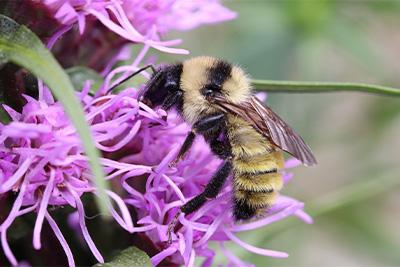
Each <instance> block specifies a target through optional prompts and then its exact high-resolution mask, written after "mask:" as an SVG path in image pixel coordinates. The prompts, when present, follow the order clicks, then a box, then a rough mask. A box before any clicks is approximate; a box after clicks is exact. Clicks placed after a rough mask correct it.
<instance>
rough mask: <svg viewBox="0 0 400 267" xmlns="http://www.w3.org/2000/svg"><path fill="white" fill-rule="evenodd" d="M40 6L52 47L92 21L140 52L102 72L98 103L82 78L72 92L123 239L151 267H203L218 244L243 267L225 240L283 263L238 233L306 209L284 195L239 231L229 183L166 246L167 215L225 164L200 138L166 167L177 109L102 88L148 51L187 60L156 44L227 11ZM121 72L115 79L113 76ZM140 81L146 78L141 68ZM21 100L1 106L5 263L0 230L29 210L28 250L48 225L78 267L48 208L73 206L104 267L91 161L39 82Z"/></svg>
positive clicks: (210, 2)
mask: <svg viewBox="0 0 400 267" xmlns="http://www.w3.org/2000/svg"><path fill="white" fill-rule="evenodd" d="M44 4H45V5H46V6H47V7H48V8H49V9H50V11H51V12H53V14H54V17H55V18H56V19H57V20H58V21H59V22H60V23H62V24H63V25H64V27H63V28H61V29H59V31H58V32H57V33H56V34H55V35H54V36H53V37H52V38H51V39H50V40H49V43H48V47H49V48H51V47H52V46H53V45H54V44H55V42H56V41H57V40H58V38H59V37H61V36H64V34H65V33H66V32H67V31H68V30H69V29H70V28H71V27H72V25H73V24H75V23H78V26H79V29H80V32H81V33H83V31H84V29H85V27H87V25H88V23H87V22H88V20H93V19H97V20H99V21H100V22H101V23H102V24H103V25H104V26H105V27H107V28H108V29H109V30H111V31H112V32H114V33H116V34H117V35H118V36H120V37H122V38H123V39H126V40H129V41H131V42H133V43H143V44H144V45H143V48H142V50H141V51H140V52H139V54H138V55H137V56H136V57H135V59H134V60H133V62H132V64H131V65H124V66H119V67H117V68H114V69H112V66H113V65H114V63H116V62H117V61H118V60H121V59H127V58H129V56H130V52H129V51H127V49H122V50H120V51H119V52H118V53H117V54H115V56H114V58H113V59H112V60H111V61H110V62H109V63H108V65H107V66H106V67H105V69H104V70H103V72H102V74H103V76H105V80H104V83H103V85H102V87H101V88H100V89H99V90H98V91H97V93H96V94H95V95H94V96H93V95H90V94H89V91H90V89H91V84H90V82H89V81H87V82H86V83H85V85H84V86H83V88H82V91H81V92H79V93H77V96H78V97H79V100H80V102H81V104H82V105H83V107H84V110H85V119H86V121H87V122H88V124H89V125H90V128H91V131H92V135H93V139H94V142H95V144H96V147H97V148H98V149H99V150H100V151H101V152H102V158H101V163H102V165H103V168H104V171H105V173H106V179H107V180H114V181H116V182H114V183H113V190H111V191H107V194H108V195H109V196H110V199H112V200H113V203H109V209H110V213H111V215H112V216H113V218H114V219H115V221H116V222H117V223H118V224H120V226H121V227H122V228H123V229H125V230H126V231H127V232H128V233H127V234H130V233H142V234H144V235H146V236H147V237H148V239H149V240H150V241H151V242H152V243H153V245H154V247H155V248H156V249H157V251H158V253H156V254H155V255H152V258H151V261H152V263H153V264H154V265H158V264H159V263H161V262H163V263H166V264H171V265H172V264H175V265H180V264H184V265H186V266H193V264H194V260H195V258H196V257H202V258H204V262H203V265H202V266H211V265H212V263H213V258H214V256H215V252H214V251H213V250H212V249H210V248H209V244H210V243H211V242H215V243H217V244H218V245H219V247H220V250H221V252H222V253H224V254H225V255H226V257H227V259H228V260H229V264H230V265H239V266H247V265H250V264H247V263H244V262H242V261H241V260H240V259H239V258H237V257H236V256H235V255H234V254H232V253H231V252H229V251H228V250H227V249H226V248H225V244H226V242H230V241H233V242H235V243H237V244H238V245H240V246H242V247H243V248H244V249H246V250H248V251H251V252H253V253H257V254H261V255H265V256H271V257H278V258H282V257H287V254H286V253H284V252H279V251H273V250H267V249H262V248H257V247H254V246H252V245H250V244H247V243H245V242H243V241H241V240H240V239H239V238H238V237H237V236H236V233H238V232H244V231H249V230H253V229H256V228H260V227H264V226H266V225H268V224H270V223H272V222H275V221H278V220H281V219H283V218H285V217H288V216H292V215H293V216H296V217H299V218H300V219H302V220H303V221H305V222H307V223H311V221H312V220H311V218H310V217H309V216H308V215H307V214H305V213H304V211H303V203H301V202H299V201H297V200H294V199H292V198H289V197H285V196H280V197H279V198H278V200H277V203H276V204H275V205H274V206H273V207H272V208H271V209H270V210H269V211H267V212H266V214H265V217H264V218H261V219H258V220H255V221H252V222H246V223H242V224H236V223H235V222H234V220H233V217H232V214H231V195H232V187H231V185H230V181H229V180H228V182H227V184H226V186H225V188H224V189H223V190H222V192H221V193H220V194H219V196H218V197H217V198H216V199H214V200H211V201H208V202H207V203H206V204H205V205H204V206H203V207H201V208H200V209H199V210H198V211H196V212H194V213H193V214H190V215H188V216H184V214H181V215H180V217H179V222H180V227H178V229H176V230H177V231H176V232H175V233H173V235H172V243H171V244H169V243H168V242H167V239H168V237H167V229H168V225H169V223H170V222H171V220H172V218H173V217H174V216H175V214H176V213H177V211H178V209H179V207H180V206H181V205H183V204H184V203H186V202H187V201H188V200H190V199H191V198H192V197H194V196H195V195H197V194H199V193H200V192H202V190H203V189H204V187H205V185H206V184H207V182H208V181H209V179H210V177H211V176H212V174H213V173H214V172H215V170H216V169H217V168H218V166H219V164H220V163H221V161H220V160H219V159H217V158H216V157H214V156H213V155H212V153H211V152H210V150H209V148H208V145H207V144H206V143H205V142H204V140H203V139H202V138H198V140H197V141H196V143H195V144H194V146H193V148H192V149H191V150H190V152H189V153H188V155H187V156H186V157H185V158H184V159H183V160H182V161H181V162H179V164H178V165H177V166H176V167H169V163H170V162H171V161H172V160H173V159H174V158H175V157H176V154H177V152H178V150H179V148H180V145H181V144H182V142H183V139H184V138H185V136H186V134H187V132H188V131H189V129H190V128H189V126H188V125H187V124H186V123H184V122H183V121H182V119H181V118H179V117H178V116H177V115H176V114H175V113H173V112H170V113H169V114H168V116H167V114H166V113H165V111H163V110H161V109H159V110H152V109H150V108H149V107H148V106H146V105H145V104H143V103H140V102H138V100H137V96H138V91H139V88H129V87H128V88H126V89H125V90H123V91H121V92H119V93H118V94H114V93H112V92H109V90H110V88H111V87H113V86H114V85H115V84H117V83H118V82H119V81H121V80H122V79H124V78H125V77H127V76H128V75H129V74H130V73H132V72H133V71H136V70H137V69H138V67H139V65H140V64H141V63H142V64H143V61H144V58H145V56H146V54H147V53H148V50H149V49H150V47H153V48H156V49H158V50H160V51H164V52H171V53H186V50H182V49H176V48H171V46H174V45H176V44H178V43H179V40H172V41H160V38H161V36H162V35H164V34H165V33H166V32H168V31H170V30H189V29H192V28H194V27H197V26H199V25H201V24H207V23H216V22H219V21H223V20H227V19H232V18H233V17H235V14H234V13H233V12H231V11H229V10H228V9H226V8H224V7H223V6H221V5H220V4H219V1H216V0H205V1H200V0H199V1H197V0H194V1H186V0H167V1H150V0H140V1H139V0H132V1H113V0H110V1H104V0H103V1H102V0H92V1H89V0H73V1H67V0H45V1H44ZM118 74H121V75H120V76H119V77H118V79H116V78H115V77H116V75H118ZM142 75H143V76H144V77H147V78H148V77H149V73H147V72H143V73H142ZM24 98H25V100H26V104H25V105H24V107H23V110H22V112H20V113H19V112H17V111H15V110H13V109H12V108H11V107H8V106H4V108H5V110H6V111H7V112H8V114H9V115H10V117H11V119H12V122H11V123H10V124H8V125H4V124H0V196H1V195H3V194H11V193H15V194H17V197H16V200H15V201H14V203H13V206H12V209H11V211H10V212H9V214H8V216H7V218H6V219H5V220H4V221H3V222H2V223H1V225H0V237H1V245H2V247H3V250H4V252H5V255H6V257H7V258H8V260H9V261H10V263H11V264H12V265H14V266H16V265H18V261H17V259H16V258H15V256H14V254H13V252H12V251H11V249H10V247H9V245H8V242H7V231H8V229H9V227H10V226H11V225H12V223H13V222H14V221H15V219H16V218H17V217H19V216H23V215H24V214H27V213H31V212H35V213H36V214H37V216H36V222H35V226H34V231H33V246H34V248H35V249H40V248H41V229H42V225H43V222H44V221H45V220H46V221H47V222H48V223H49V225H50V227H51V229H52V230H53V232H54V234H55V235H56V237H57V238H58V240H59V242H60V244H61V246H62V247H63V249H64V251H65V254H66V256H67V258H68V263H69V265H70V266H73V265H75V262H74V258H73V255H72V252H71V249H70V247H69V245H68V243H67V242H66V240H65V238H64V236H63V234H62V230H63V229H60V228H59V227H58V225H57V222H56V221H55V220H54V219H53V218H52V216H51V213H50V212H49V210H48V206H49V205H52V206H54V207H58V206H64V205H69V206H71V207H73V208H74V209H75V210H76V212H75V213H72V215H71V221H74V222H75V223H76V225H78V227H79V231H77V232H78V233H79V234H82V236H83V238H84V240H85V241H86V243H87V244H88V246H89V248H90V250H91V251H92V253H93V255H94V256H95V258H96V259H97V261H99V262H104V260H103V257H102V255H101V253H100V251H99V250H98V249H97V247H96V245H95V244H94V242H93V240H92V238H91V236H90V234H89V231H88V229H87V227H86V224H85V211H84V203H83V202H82V200H81V197H82V196H83V195H84V194H86V193H94V194H96V193H97V191H96V188H95V187H94V185H93V184H92V182H91V178H92V177H91V173H90V170H89V168H88V164H87V159H86V157H85V154H84V151H83V149H82V146H81V144H80V140H79V138H78V137H77V135H76V132H75V129H74V127H73V126H72V125H71V124H70V122H69V120H68V118H67V117H66V115H65V113H64V111H63V109H62V107H61V105H60V104H59V103H58V102H55V101H54V99H53V97H52V95H51V93H50V91H49V90H48V89H47V88H46V87H45V86H43V83H42V82H41V81H39V97H38V99H34V98H32V97H29V96H24ZM166 117H167V120H166V121H165V120H164V118H166ZM298 164H299V162H298V161H296V160H289V161H288V162H287V164H286V167H287V168H290V167H294V166H296V165H298ZM291 177H292V174H291V173H289V172H286V173H284V181H285V183H287V182H288V181H289V180H290V179H291ZM117 192H118V193H117ZM127 205H130V206H132V207H133V208H134V209H135V210H136V213H137V216H138V220H137V221H136V222H133V221H132V218H131V214H130V212H129V210H128V207H127Z"/></svg>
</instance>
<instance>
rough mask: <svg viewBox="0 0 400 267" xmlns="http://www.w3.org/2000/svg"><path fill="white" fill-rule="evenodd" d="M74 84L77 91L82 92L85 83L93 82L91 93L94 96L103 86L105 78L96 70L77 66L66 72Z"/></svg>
mask: <svg viewBox="0 0 400 267" xmlns="http://www.w3.org/2000/svg"><path fill="white" fill-rule="evenodd" d="M66 71H67V74H68V76H69V78H70V79H71V81H72V84H73V86H74V88H75V90H77V91H81V90H82V87H83V85H84V83H85V81H88V80H89V81H91V82H92V84H91V88H90V93H91V94H94V93H95V92H96V91H97V90H98V89H99V88H100V86H101V85H102V83H103V77H101V76H100V74H98V73H97V72H95V71H94V70H92V69H90V68H88V67H84V66H76V67H72V68H69V69H67V70H66Z"/></svg>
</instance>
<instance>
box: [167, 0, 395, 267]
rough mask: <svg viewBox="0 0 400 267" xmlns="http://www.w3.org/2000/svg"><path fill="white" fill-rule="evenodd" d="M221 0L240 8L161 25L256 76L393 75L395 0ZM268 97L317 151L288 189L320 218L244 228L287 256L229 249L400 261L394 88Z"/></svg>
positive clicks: (379, 78)
mask: <svg viewBox="0 0 400 267" xmlns="http://www.w3.org/2000/svg"><path fill="white" fill-rule="evenodd" d="M225 4H226V5H227V6H228V7H229V8H231V9H232V10H235V11H236V12H237V13H238V18H237V19H236V20H234V21H231V22H226V23H223V24H219V25H216V26H211V27H202V28H200V29H197V30H194V31H191V32H188V33H183V34H182V33H179V34H176V35H174V34H172V35H170V36H168V37H183V40H184V43H183V46H184V47H185V48H188V49H189V50H190V51H191V52H192V54H191V56H196V55H212V56H218V57H222V58H225V59H227V60H229V61H232V62H236V63H238V64H239V65H240V66H242V67H243V68H245V69H246V70H247V71H248V72H249V73H250V74H251V75H252V77H254V78H258V79H262V78H263V79H277V80H305V81H308V80H309V81H342V82H344V81H349V82H350V81H352V82H369V83H376V84H382V85H391V86H394V87H400V75H399V71H400V1H384V0H376V1H367V0H364V1H362V0H360V1H356V0H349V1H345V0H342V1H312V0H304V1H301V0H296V1H295V0H293V1H279V0H277V1H262V0H259V1H249V0H242V1H238V0H236V1H225ZM176 59H177V57H176V56H175V55H172V56H171V57H165V56H163V60H165V61H175V60H176ZM182 59H183V57H182ZM268 104H269V105H270V106H272V107H273V108H274V110H275V111H276V112H277V113H279V114H280V115H281V116H282V117H283V118H284V119H285V120H286V121H288V122H289V123H290V124H291V125H292V126H293V127H294V128H295V129H297V131H298V132H299V133H301V135H302V136H303V137H304V139H305V140H306V141H307V142H308V143H309V144H310V146H311V147H312V148H313V151H314V152H315V154H316V156H317V159H318V161H319V164H318V165H317V166H316V167H313V168H305V167H298V168H296V169H295V171H294V172H295V178H294V179H293V180H292V181H291V182H290V183H289V184H288V185H287V186H286V188H285V189H284V190H283V193H284V194H286V195H289V196H292V197H295V198H297V199H299V200H301V201H304V202H305V203H306V210H307V211H308V212H310V214H312V215H313V217H314V219H315V223H314V224H313V225H305V224H303V223H301V222H299V221H298V220H296V219H286V220H285V221H281V222H278V223H275V224H273V225H270V226H269V227H265V228H263V229H261V230H258V231H253V232H248V233H245V234H242V235H241V238H243V239H244V240H246V241H247V242H249V243H251V244H253V245H257V246H260V247H264V248H269V249H276V250H282V251H287V252H289V254H290V257H289V259H283V260H282V259H270V258H265V257H262V256H257V255H254V254H251V253H248V252H246V251H245V250H243V249H242V248H240V247H238V246H235V245H233V246H232V249H234V251H235V252H236V255H237V256H239V257H241V258H242V259H244V260H246V261H249V262H253V263H254V264H256V265H257V266H346V267H347V266H400V253H399V252H400V226H399V222H400V186H399V185H400V166H399V165H400V164H399V163H400V162H399V159H400V138H399V137H400V99H396V98H390V97H384V96H375V95H368V94H362V93H329V94H270V95H269V99H268ZM218 262H219V263H223V262H224V257H222V255H219V257H218Z"/></svg>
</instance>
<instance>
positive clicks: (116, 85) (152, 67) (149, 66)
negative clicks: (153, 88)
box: [107, 65, 157, 92]
mask: <svg viewBox="0 0 400 267" xmlns="http://www.w3.org/2000/svg"><path fill="white" fill-rule="evenodd" d="M148 68H151V70H152V71H153V74H155V73H156V72H157V71H156V69H155V68H154V66H153V65H147V66H144V67H143V68H140V69H138V70H137V71H135V72H134V73H132V74H131V75H129V76H128V77H126V78H125V79H123V80H122V81H120V82H119V83H117V84H115V85H114V86H113V87H111V88H110V89H108V90H107V91H108V92H111V91H113V90H114V89H115V88H116V87H118V86H120V85H121V84H123V83H124V82H126V81H127V80H129V79H131V78H132V77H134V76H136V75H138V74H139V73H141V72H142V71H144V70H146V69H148Z"/></svg>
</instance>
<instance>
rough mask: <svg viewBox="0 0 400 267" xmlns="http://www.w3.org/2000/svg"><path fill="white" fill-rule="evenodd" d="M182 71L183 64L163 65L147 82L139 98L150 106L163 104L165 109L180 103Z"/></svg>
mask: <svg viewBox="0 0 400 267" xmlns="http://www.w3.org/2000/svg"><path fill="white" fill-rule="evenodd" d="M181 72H182V64H176V65H167V66H163V67H161V68H160V69H158V70H157V71H156V72H155V73H154V74H153V76H152V77H151V78H150V80H149V81H148V82H147V84H146V86H145V88H144V90H143V92H142V94H141V95H140V96H139V99H140V100H141V101H142V102H144V103H145V104H147V105H148V106H150V107H158V106H161V107H162V108H163V109H165V110H168V109H170V108H171V107H173V106H174V105H176V104H178V103H179V102H181V100H182V91H181V90H180V86H179V80H180V75H181Z"/></svg>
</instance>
